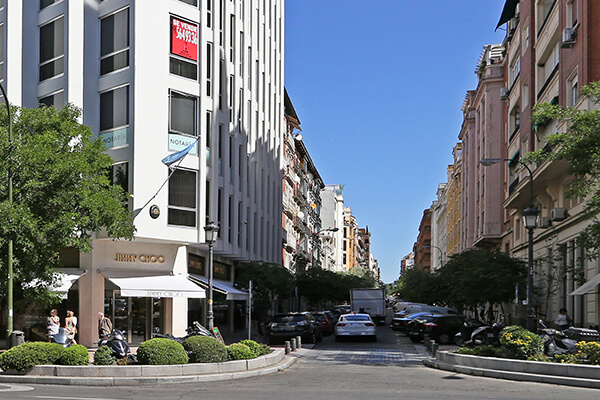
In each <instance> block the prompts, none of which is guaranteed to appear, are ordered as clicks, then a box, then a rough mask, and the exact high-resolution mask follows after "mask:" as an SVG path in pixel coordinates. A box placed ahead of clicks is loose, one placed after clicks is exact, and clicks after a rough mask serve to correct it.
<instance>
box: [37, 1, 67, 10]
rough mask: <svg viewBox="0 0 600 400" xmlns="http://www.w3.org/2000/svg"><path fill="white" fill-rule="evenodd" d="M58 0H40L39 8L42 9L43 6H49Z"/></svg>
mask: <svg viewBox="0 0 600 400" xmlns="http://www.w3.org/2000/svg"><path fill="white" fill-rule="evenodd" d="M59 1H62V0H40V10H43V9H44V8H46V7H48V6H51V5H52V4H54V3H58V2H59Z"/></svg>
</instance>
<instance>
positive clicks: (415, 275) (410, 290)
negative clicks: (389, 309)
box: [396, 265, 444, 304]
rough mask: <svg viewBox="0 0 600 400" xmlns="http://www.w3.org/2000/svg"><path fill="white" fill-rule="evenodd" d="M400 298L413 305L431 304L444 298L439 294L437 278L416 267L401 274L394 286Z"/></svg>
mask: <svg viewBox="0 0 600 400" xmlns="http://www.w3.org/2000/svg"><path fill="white" fill-rule="evenodd" d="M396 286H397V288H398V290H399V295H400V298H401V299H402V300H404V301H410V302H415V303H426V304H433V303H435V302H437V301H440V300H441V299H442V298H443V297H444V296H443V295H441V293H440V292H439V287H440V284H439V278H438V275H437V274H432V273H431V272H429V271H426V270H425V269H423V268H420V267H419V266H418V265H415V266H414V267H412V268H408V269H406V270H405V271H404V272H402V275H401V276H400V279H399V282H398V284H397V285H396Z"/></svg>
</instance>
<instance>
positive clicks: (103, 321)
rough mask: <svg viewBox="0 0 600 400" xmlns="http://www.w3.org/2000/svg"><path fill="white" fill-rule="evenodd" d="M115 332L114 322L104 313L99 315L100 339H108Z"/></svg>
mask: <svg viewBox="0 0 600 400" xmlns="http://www.w3.org/2000/svg"><path fill="white" fill-rule="evenodd" d="M112 330H113V326H112V322H110V319H108V318H107V317H105V316H104V314H103V313H101V312H99V313H98V337H99V338H100V339H106V338H108V336H109V335H110V334H111V332H112Z"/></svg>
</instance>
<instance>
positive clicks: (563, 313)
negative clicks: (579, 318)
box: [554, 308, 571, 331]
mask: <svg viewBox="0 0 600 400" xmlns="http://www.w3.org/2000/svg"><path fill="white" fill-rule="evenodd" d="M554 325H556V329H558V330H559V331H565V330H567V329H569V326H571V317H570V316H569V314H568V313H567V309H566V308H561V309H560V311H559V313H558V315H557V316H556V319H555V320H554Z"/></svg>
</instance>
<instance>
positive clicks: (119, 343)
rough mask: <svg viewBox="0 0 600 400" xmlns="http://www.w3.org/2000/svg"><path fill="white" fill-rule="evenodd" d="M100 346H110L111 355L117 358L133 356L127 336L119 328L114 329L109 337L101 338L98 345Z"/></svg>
mask: <svg viewBox="0 0 600 400" xmlns="http://www.w3.org/2000/svg"><path fill="white" fill-rule="evenodd" d="M100 346H108V348H109V349H110V350H111V355H112V356H113V357H115V358H117V359H121V358H125V357H130V356H131V355H130V354H129V345H128V344H127V341H126V340H125V336H124V335H123V332H121V331H120V330H118V329H114V330H113V331H112V332H111V333H110V335H108V337H107V338H105V339H101V340H100V341H99V342H98V347H100Z"/></svg>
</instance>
